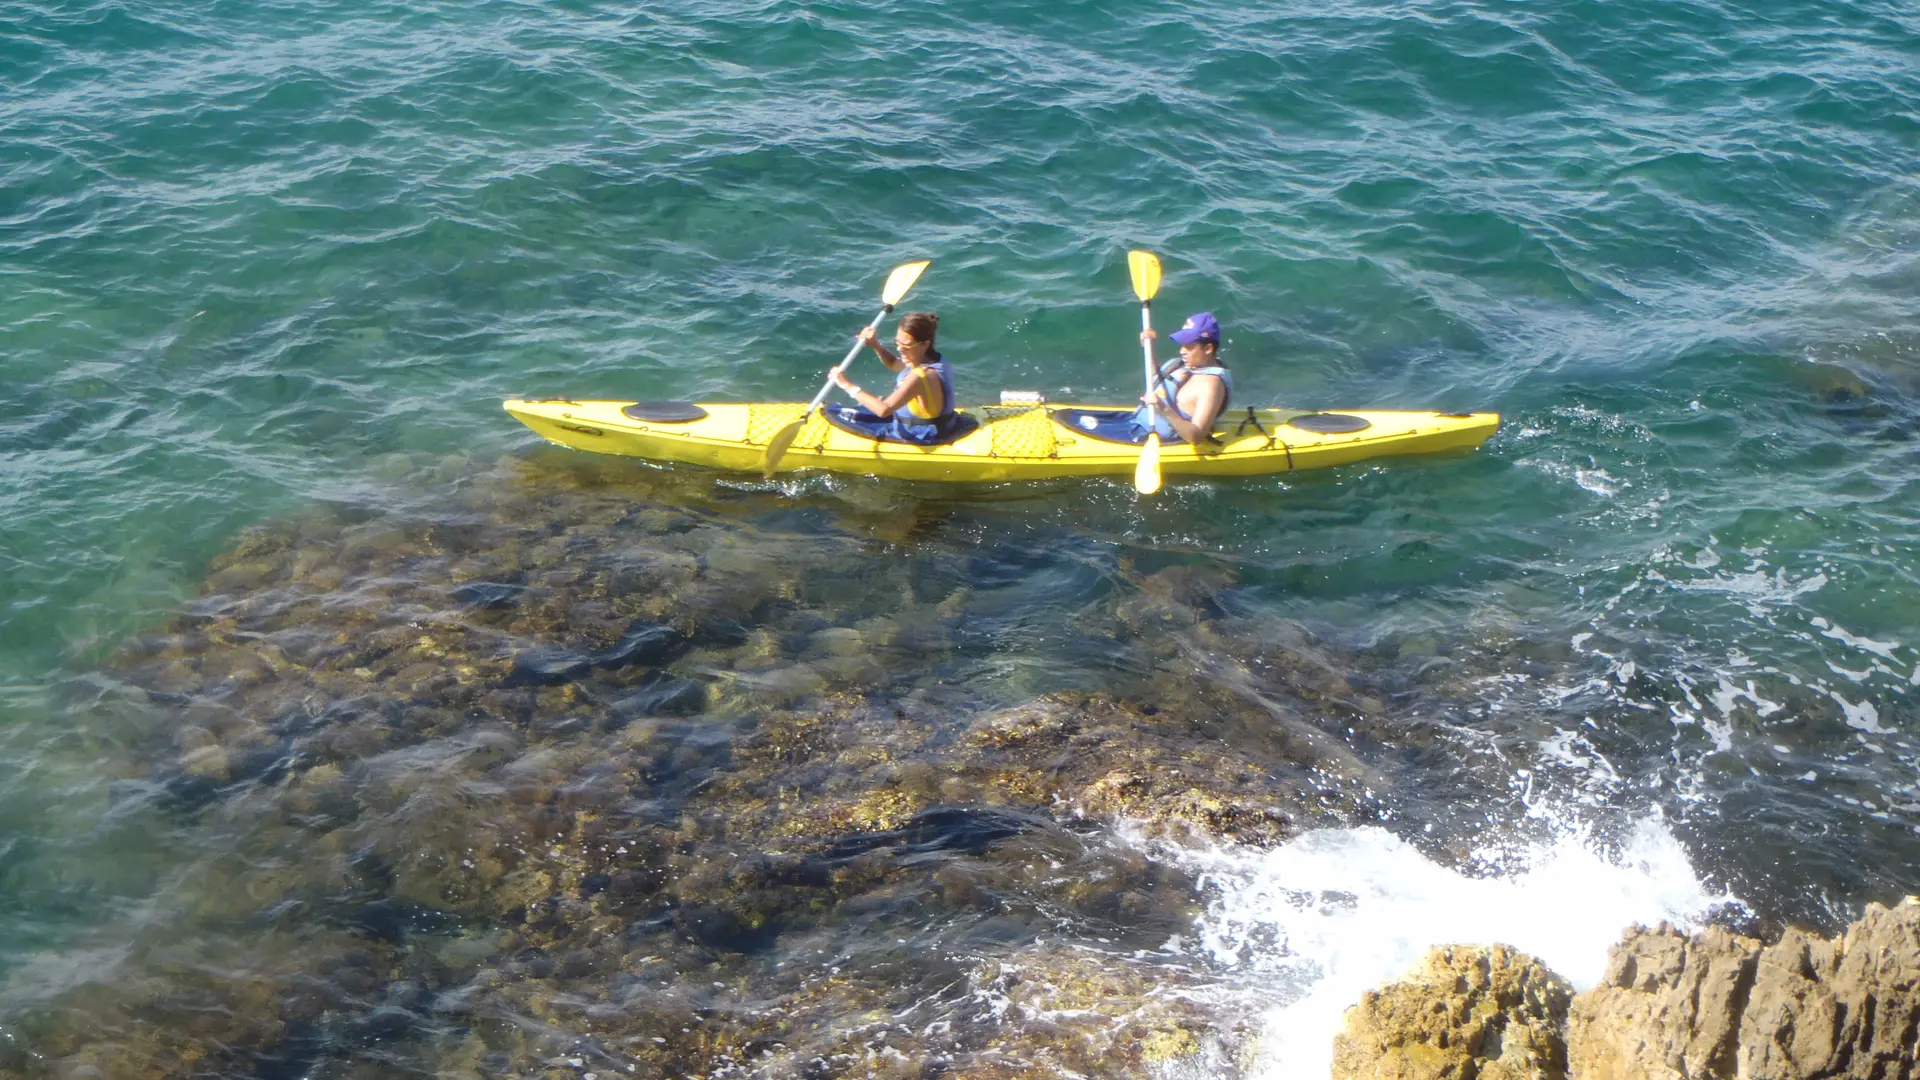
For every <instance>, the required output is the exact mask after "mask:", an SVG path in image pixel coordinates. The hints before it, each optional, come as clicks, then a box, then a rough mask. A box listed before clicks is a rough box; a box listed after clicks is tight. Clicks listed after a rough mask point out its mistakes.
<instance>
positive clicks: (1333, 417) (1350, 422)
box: [1287, 412, 1373, 435]
mask: <svg viewBox="0 0 1920 1080" xmlns="http://www.w3.org/2000/svg"><path fill="white" fill-rule="evenodd" d="M1287 426H1288V427H1297V428H1299V429H1300V430H1301V431H1313V432H1318V433H1319V434H1321V435H1345V434H1347V433H1348V432H1353V431H1365V430H1367V429H1368V428H1370V427H1372V426H1373V421H1371V420H1368V419H1366V418H1364V417H1359V416H1351V415H1348V414H1347V413H1337V412H1317V413H1308V414H1306V415H1305V416H1296V417H1294V418H1293V419H1291V420H1289V421H1287Z"/></svg>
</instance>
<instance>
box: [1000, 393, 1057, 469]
mask: <svg viewBox="0 0 1920 1080" xmlns="http://www.w3.org/2000/svg"><path fill="white" fill-rule="evenodd" d="M980 411H981V412H982V413H984V414H985V415H984V416H983V417H982V419H983V420H984V421H985V422H986V426H987V430H988V431H990V432H992V433H993V456H994V457H997V458H1050V457H1053V456H1054V451H1055V449H1056V448H1057V447H1058V446H1059V444H1058V443H1056V442H1054V439H1053V420H1052V419H1051V418H1049V417H1048V415H1047V410H1046V408H1045V407H1044V406H1034V405H1011V406H1009V405H989V406H987V407H985V408H983V409H981V410H980Z"/></svg>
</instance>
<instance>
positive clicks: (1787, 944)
mask: <svg viewBox="0 0 1920 1080" xmlns="http://www.w3.org/2000/svg"><path fill="white" fill-rule="evenodd" d="M1917 1037H1920V903H1916V902H1915V901H1914V900H1913V899H1911V898H1909V899H1908V900H1907V902H1905V903H1903V904H1901V905H1899V906H1898V907H1895V908H1892V909H1888V908H1885V907H1882V906H1880V905H1879V904H1869V905H1868V906H1867V911H1866V914H1865V915H1864V916H1862V917H1861V919H1860V921H1859V922H1856V923H1854V924H1853V926H1852V927H1850V928H1848V930H1847V932H1846V934H1845V935H1844V936H1843V937H1841V938H1838V939H1834V940H1827V939H1823V938H1818V937H1815V936H1813V935H1811V934H1807V933H1805V932H1803V931H1799V930H1789V931H1787V932H1786V934H1784V935H1783V936H1782V937H1781V939H1780V940H1779V941H1778V942H1776V943H1775V944H1772V945H1768V946H1765V947H1762V946H1761V944H1760V943H1759V942H1758V941H1755V940H1753V939H1751V938H1744V937H1739V936H1737V935H1734V934H1730V933H1727V932H1726V931H1724V930H1720V929H1717V928H1715V929H1709V930H1707V931H1706V932H1704V933H1701V934H1696V935H1693V936H1691V937H1688V936H1685V935H1682V934H1680V933H1679V932H1678V931H1676V930H1674V929H1673V928H1672V927H1669V926H1666V925H1664V924H1663V925H1661V926H1659V927H1657V928H1655V929H1652V930H1648V929H1645V928H1644V927H1636V928H1635V929H1633V930H1631V931H1629V932H1628V935H1627V938H1626V940H1625V941H1623V942H1621V943H1620V944H1619V945H1617V946H1615V947H1614V949H1613V952H1612V954H1611V956H1610V958H1609V961H1608V965H1607V972H1606V974H1605V975H1604V976H1603V977H1602V979H1601V981H1600V985H1598V986H1596V987H1594V988H1593V989H1592V990H1589V991H1587V992H1586V993H1584V994H1581V995H1580V996H1579V997H1577V998H1575V999H1574V1002H1573V1008H1572V1011H1571V1013H1570V1015H1569V1023H1568V1032H1567V1045H1568V1054H1569V1060H1570V1061H1571V1063H1572V1067H1573V1075H1574V1076H1575V1077H1577V1078H1579V1080H1641V1078H1648V1080H1666V1078H1686V1080H1693V1078H1697V1077H1701V1078H1703V1077H1713V1078H1725V1080H1732V1078H1734V1077H1740V1078H1742V1080H1746V1078H1751V1080H1798V1078H1802V1077H1806V1078H1812V1077H1823V1078H1824V1077H1836V1078H1838V1077H1860V1078H1862V1080H1868V1078H1872V1080H1879V1078H1883V1077H1904V1076H1911V1075H1913V1073H1914V1061H1915V1053H1914V1049H1915V1041H1916V1038H1917Z"/></svg>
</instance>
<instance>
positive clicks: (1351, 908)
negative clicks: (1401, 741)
mask: <svg viewBox="0 0 1920 1080" xmlns="http://www.w3.org/2000/svg"><path fill="white" fill-rule="evenodd" d="M1136 842H1139V843H1142V844H1143V845H1146V846H1149V847H1151V848H1153V850H1154V853H1155V854H1156V855H1157V856H1158V857H1160V858H1164V859H1167V860H1168V861H1170V862H1173V863H1174V864H1176V865H1179V866H1180V867H1182V868H1183V869H1185V870H1187V871H1189V872H1190V873H1192V874H1194V875H1195V878H1196V880H1197V881H1198V883H1199V887H1200V888H1201V890H1202V892H1203V894H1204V895H1205V896H1206V898H1207V903H1206V910H1205V912H1204V914H1202V915H1201V916H1200V917H1199V919H1198V920H1197V922H1196V925H1195V928H1194V932H1193V934H1192V936H1191V937H1186V938H1179V939H1176V940H1174V941H1172V942H1170V943H1169V945H1168V950H1169V951H1171V952H1175V953H1182V954H1187V955H1190V956H1192V957H1193V958H1195V959H1196V960H1199V961H1202V962H1205V963H1208V964H1209V965H1211V966H1213V967H1215V968H1216V969H1218V970H1219V971H1220V972H1221V974H1222V975H1223V977H1224V978H1225V979H1226V980H1227V981H1228V982H1230V983H1231V984H1232V986H1233V993H1235V994H1236V995H1239V996H1242V997H1243V998H1246V999H1251V1000H1252V1001H1253V1002H1255V1003H1256V1008H1257V1009H1259V1010H1261V1011H1262V1012H1263V1013H1264V1015H1263V1016H1262V1019H1261V1021H1260V1024H1259V1029H1260V1036H1259V1039H1258V1042H1257V1045H1256V1049H1255V1051H1254V1054H1253V1060H1252V1061H1251V1063H1250V1065H1249V1067H1248V1068H1247V1070H1246V1075H1248V1076H1251V1077H1258V1078H1271V1080H1281V1078H1284V1077H1305V1076H1326V1075H1328V1070H1329V1068H1330V1067H1331V1063H1332V1051H1333V1036H1334V1034H1335V1032H1337V1031H1338V1030H1339V1027H1340V1023H1341V1020H1342V1017H1343V1015H1344V1014H1345V1012H1346V1010H1347V1008H1348V1007H1350V1006H1351V1005H1353V1004H1354V1003H1355V1002H1356V1001H1358V1000H1359V998H1360V995H1361V994H1362V993H1364V992H1365V991H1367V990H1370V989H1374V988H1376V987H1378V986H1381V985H1382V984H1385V983H1387V982H1391V981H1393V980H1394V979H1397V978H1399V977H1400V976H1402V975H1404V974H1405V973H1406V972H1407V971H1408V970H1409V969H1410V968H1411V967H1412V966H1413V965H1414V964H1415V963H1416V962H1418V961H1419V960H1420V958H1421V957H1423V956H1424V955H1426V952H1427V950H1428V949H1430V948H1432V947H1434V946H1436V945H1445V944H1453V943H1488V944H1490V943H1494V942H1502V943H1505V944H1508V945H1511V946H1513V947H1515V948H1518V949H1520V950H1522V951H1524V952H1527V953H1531V954H1533V955H1534V956H1536V957H1538V958H1539V959H1540V960H1541V961H1542V962H1544V963H1545V964H1546V965H1547V966H1548V967H1550V968H1552V969H1553V970H1554V971H1556V972H1558V973H1559V974H1560V975H1562V976H1563V977H1565V978H1566V979H1568V981H1570V982H1572V983H1573V985H1574V987H1575V988H1576V989H1585V988H1586V987H1588V986H1591V985H1592V984H1593V983H1594V982H1595V981H1597V980H1598V978H1599V977H1600V974H1601V972H1602V970H1603V967H1604V965H1605V963H1606V957H1607V950H1608V948H1609V947H1610V946H1611V945H1613V944H1614V943H1615V942H1616V941H1618V940H1619V937H1620V932H1621V931H1622V930H1623V929H1624V928H1626V927H1627V926H1629V925H1631V924H1633V923H1646V924H1652V923H1656V922H1660V921H1662V920H1664V921H1667V922H1671V923H1673V924H1675V925H1677V926H1680V927H1682V928H1685V929H1692V928H1695V927H1697V926H1698V924H1699V923H1700V921H1701V920H1702V919H1703V918H1704V917H1705V916H1706V915H1707V914H1708V913H1709V912H1710V911H1711V910H1713V909H1714V908H1716V907H1719V906H1722V905H1727V904H1734V905H1738V904H1739V901H1738V900H1737V899H1735V898H1734V897H1733V896H1732V895H1731V894H1728V893H1724V892H1722V893H1717V894H1716V893H1714V892H1711V891H1709V889H1708V887H1707V886H1706V885H1705V884H1704V883H1703V882H1702V881H1701V880H1700V877H1699V875H1698V874H1697V873H1695V871H1694V869H1693V866H1692V864H1691V862H1690V861H1689V859H1688V857H1687V854H1686V852H1685V850H1684V849H1683V848H1682V847H1681V845H1680V843H1679V841H1678V840H1676V839H1675V838H1674V836H1673V834H1672V832H1671V831H1670V830H1669V829H1668V827H1667V825H1666V823H1665V822H1664V821H1662V820H1660V819H1658V818H1652V819H1647V820H1642V821H1640V822H1638V823H1636V824H1635V825H1634V827H1633V829H1632V831H1631V832H1630V834H1629V835H1628V836H1627V838H1626V839H1625V841H1624V842H1622V843H1620V844H1618V845H1613V846H1612V850H1611V851H1609V850H1608V849H1609V846H1610V845H1606V844H1603V843H1602V842H1601V841H1600V840H1599V838H1598V837H1597V836H1595V834H1594V832H1593V830H1592V829H1591V828H1589V827H1585V826H1570V827H1568V828H1566V829H1564V830H1563V831H1562V833H1561V834H1560V835H1559V836H1558V837H1557V838H1556V839H1554V840H1552V841H1549V842H1545V843H1539V844H1533V845H1529V846H1527V847H1526V848H1524V849H1522V850H1519V851H1513V850H1493V849H1491V848H1490V849H1487V850H1483V851H1477V852H1475V853H1474V854H1473V856H1472V858H1471V859H1470V860H1469V862H1468V869H1466V870H1461V869H1454V868H1450V867H1447V866H1443V865H1441V864H1440V863H1437V862H1435V861H1433V860H1432V859H1430V858H1428V857H1427V856H1426V855H1423V854H1422V853H1421V852H1420V851H1419V850H1417V849H1416V848H1415V847H1414V846H1413V845H1412V844H1409V843H1408V842H1407V841H1405V840H1402V839H1400V838H1399V837H1397V836H1395V835H1394V834H1393V833H1391V832H1389V831H1388V830H1386V829H1383V828H1379V827H1374V826H1369V827H1364V828H1354V829H1327V830H1319V831H1314V832H1309V833H1306V834H1304V835H1302V836H1300V837H1298V838H1296V839H1294V840H1292V841H1291V842H1289V843H1287V844H1284V845H1281V846H1279V847H1276V848H1273V849H1271V850H1268V851H1255V850H1250V849H1246V848H1229V847H1204V848H1196V847H1177V846H1172V845H1166V844H1153V843H1149V842H1146V841H1136ZM1494 865H1498V866H1499V867H1501V872H1500V873H1499V874H1497V875H1491V876H1481V875H1477V874H1476V873H1474V872H1473V870H1474V869H1476V868H1481V867H1487V866H1494Z"/></svg>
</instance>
